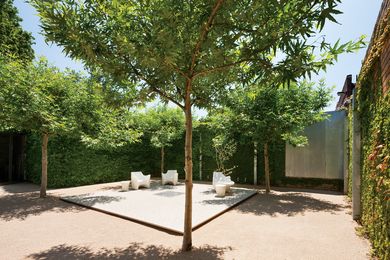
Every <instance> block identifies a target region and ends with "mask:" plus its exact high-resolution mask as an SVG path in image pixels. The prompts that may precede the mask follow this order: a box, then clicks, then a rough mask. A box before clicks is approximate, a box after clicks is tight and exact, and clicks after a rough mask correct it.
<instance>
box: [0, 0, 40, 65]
mask: <svg viewBox="0 0 390 260" xmlns="http://www.w3.org/2000/svg"><path fill="white" fill-rule="evenodd" d="M12 4H13V0H1V1H0V54H1V55H3V56H8V57H10V58H12V59H17V60H24V61H32V60H33V58H34V50H33V49H32V47H31V45H32V44H33V41H34V38H33V37H32V36H31V33H29V32H26V31H24V30H23V29H22V27H21V26H20V22H21V21H22V19H21V18H20V17H19V16H18V10H17V9H16V7H14V6H13V5H12Z"/></svg>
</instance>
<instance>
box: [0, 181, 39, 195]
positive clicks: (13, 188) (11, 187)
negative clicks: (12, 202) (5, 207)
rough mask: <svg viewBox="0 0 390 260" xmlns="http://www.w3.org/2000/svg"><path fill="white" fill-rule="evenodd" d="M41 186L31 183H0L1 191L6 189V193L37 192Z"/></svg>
mask: <svg viewBox="0 0 390 260" xmlns="http://www.w3.org/2000/svg"><path fill="white" fill-rule="evenodd" d="M39 189H40V187H39V186H38V185H35V184H31V183H26V182H24V183H17V184H6V185H0V193H1V191H4V192H5V193H12V194H13V193H25V192H35V191H39Z"/></svg>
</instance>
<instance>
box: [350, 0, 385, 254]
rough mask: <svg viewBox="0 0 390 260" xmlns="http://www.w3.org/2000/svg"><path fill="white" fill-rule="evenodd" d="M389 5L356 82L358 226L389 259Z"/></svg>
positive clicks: (383, 11)
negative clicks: (359, 136) (359, 146)
mask: <svg viewBox="0 0 390 260" xmlns="http://www.w3.org/2000/svg"><path fill="white" fill-rule="evenodd" d="M386 57H390V1H389V0H385V1H384V2H383V4H382V10H381V13H380V15H379V19H378V22H377V25H376V27H375V30H374V35H373V37H372V40H371V43H370V48H369V50H368V52H367V57H366V59H365V62H364V63H363V67H362V70H361V72H360V75H359V80H358V82H357V85H356V86H357V88H358V97H357V104H358V110H359V112H360V116H361V126H362V129H361V131H362V132H361V134H362V154H361V162H362V163H361V167H362V168H361V205H362V209H361V223H362V225H363V228H364V231H365V233H366V234H367V236H368V237H369V238H370V240H371V243H372V247H373V254H374V255H375V257H376V258H379V259H390V168H389V166H390V97H389V91H388V90H389V85H390V82H389V75H387V73H388V72H389V71H390V68H389V67H390V62H388V61H389V60H387V61H386V62H385V61H384V60H385V59H386Z"/></svg>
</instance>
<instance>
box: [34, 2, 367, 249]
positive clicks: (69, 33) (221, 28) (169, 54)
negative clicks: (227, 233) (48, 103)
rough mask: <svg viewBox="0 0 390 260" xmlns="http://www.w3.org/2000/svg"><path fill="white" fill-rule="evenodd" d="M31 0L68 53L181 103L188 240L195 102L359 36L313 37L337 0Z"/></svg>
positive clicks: (293, 69) (299, 69)
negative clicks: (344, 38)
mask: <svg viewBox="0 0 390 260" xmlns="http://www.w3.org/2000/svg"><path fill="white" fill-rule="evenodd" d="M32 2H33V4H34V6H35V7H36V8H37V10H38V12H39V15H40V17H41V21H42V28H43V30H44V34H45V36H46V38H47V40H48V41H52V42H55V43H57V44H58V45H60V46H62V47H63V48H64V50H65V52H66V53H67V54H68V55H69V56H70V57H73V58H78V59H81V60H83V61H84V63H85V64H86V65H87V66H89V67H92V68H98V69H101V70H102V71H104V72H105V73H106V74H108V75H110V76H111V77H112V78H113V79H116V81H118V82H119V81H130V82H134V83H136V90H137V92H138V93H139V97H140V99H141V98H142V99H144V98H145V99H146V98H153V97H154V96H155V95H158V96H159V97H160V98H161V99H163V100H169V101H171V102H173V103H175V104H176V105H178V106H179V107H180V108H182V109H183V110H184V112H185V119H186V120H185V124H186V139H185V172H186V203H185V224H184V236H183V250H189V249H190V248H191V246H192V235H191V234H192V233H191V232H192V231H191V230H192V218H191V215H192V106H193V105H196V106H199V107H207V106H210V105H211V104H212V103H213V102H214V101H215V99H216V98H217V97H218V96H220V95H223V94H225V93H226V92H227V91H228V90H229V89H230V88H232V85H234V83H235V82H237V81H248V80H252V79H253V78H254V76H255V75H256V76H257V77H269V76H270V75H271V74H272V75H275V77H276V79H280V80H293V79H296V78H298V77H301V76H305V75H310V73H313V72H314V73H315V72H318V71H319V70H322V69H325V68H326V66H327V65H329V64H332V63H333V62H334V61H335V59H336V58H337V55H338V54H340V53H342V52H346V51H353V50H355V49H356V48H359V47H360V46H361V44H362V42H361V41H358V42H357V43H354V42H347V43H345V44H339V43H336V44H335V45H331V44H329V43H328V42H327V41H326V39H324V38H321V39H320V40H313V37H314V36H315V35H316V33H317V32H318V31H319V30H321V29H322V27H323V26H324V24H325V22H326V21H327V20H330V21H335V18H334V15H336V14H338V13H340V12H339V11H338V10H337V4H338V3H339V2H340V0H312V1H306V0H294V1H290V0H265V1H264V0H262V1H253V0H243V1H233V0H215V1H211V0H205V1H175V0H167V1H157V0H156V1H125V0H115V1H97V0H85V1H74V0H64V1H54V0H46V1H41V0H32ZM316 51H318V53H319V54H318V55H317V57H316V56H315V55H314V53H316Z"/></svg>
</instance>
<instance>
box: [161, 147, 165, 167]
mask: <svg viewBox="0 0 390 260" xmlns="http://www.w3.org/2000/svg"><path fill="white" fill-rule="evenodd" d="M164 159H165V151H164V146H162V147H161V173H163V172H164Z"/></svg>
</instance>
